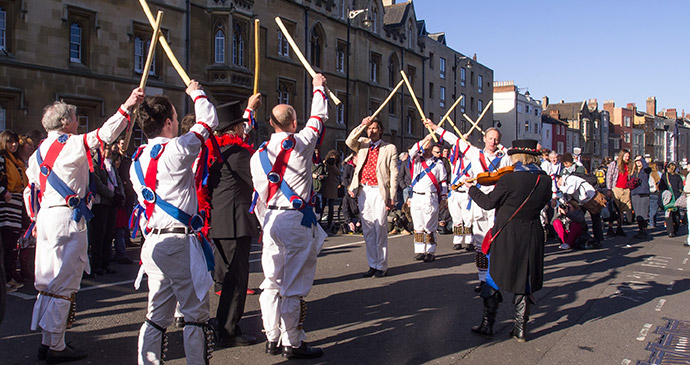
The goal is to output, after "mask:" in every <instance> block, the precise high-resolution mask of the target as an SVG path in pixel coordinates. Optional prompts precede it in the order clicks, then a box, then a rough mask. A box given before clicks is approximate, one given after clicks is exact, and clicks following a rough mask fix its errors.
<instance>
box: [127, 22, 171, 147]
mask: <svg viewBox="0 0 690 365" xmlns="http://www.w3.org/2000/svg"><path fill="white" fill-rule="evenodd" d="M162 23H163V12H162V11H160V10H158V14H157V15H156V24H154V26H153V33H152V35H151V43H150V44H149V52H148V54H147V55H146V63H145V64H144V69H143V70H142V71H141V72H142V73H141V81H139V88H140V89H142V90H144V89H145V88H146V81H148V79H149V70H150V69H151V64H152V63H153V54H154V53H155V52H156V44H157V43H158V32H159V31H160V30H161V24H162ZM134 111H135V115H136V114H138V111H139V106H138V105H137V109H135V110H134ZM135 120H136V117H134V118H132V121H131V123H130V124H129V126H128V127H127V133H125V147H124V150H125V151H127V149H128V148H129V141H130V140H131V139H132V131H134V121H135Z"/></svg>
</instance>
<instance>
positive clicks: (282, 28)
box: [276, 16, 340, 105]
mask: <svg viewBox="0 0 690 365" xmlns="http://www.w3.org/2000/svg"><path fill="white" fill-rule="evenodd" d="M276 23H278V27H279V28H280V31H281V32H283V36H284V37H285V39H287V41H288V43H290V47H292V50H293V51H295V55H297V58H299V60H300V62H302V66H304V68H305V69H306V70H307V72H308V73H309V75H311V77H312V78H314V77H316V71H314V68H313V67H311V65H310V64H309V62H307V59H306V58H304V55H303V54H302V51H300V50H299V47H297V43H295V40H294V39H292V36H291V35H290V32H288V30H287V28H285V24H283V21H282V20H281V19H280V17H279V16H277V17H276ZM325 89H326V92H327V93H328V96H329V97H330V98H331V100H333V103H334V104H335V105H340V99H338V97H337V96H335V94H334V93H333V92H332V91H331V90H330V89H329V88H328V87H326V88H325Z"/></svg>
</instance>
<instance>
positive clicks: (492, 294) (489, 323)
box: [472, 285, 503, 338]
mask: <svg viewBox="0 0 690 365" xmlns="http://www.w3.org/2000/svg"><path fill="white" fill-rule="evenodd" d="M479 295H480V296H481V297H483V298H484V315H483V317H482V323H481V324H480V325H478V326H473V327H472V332H474V333H476V334H478V335H480V336H484V337H487V338H491V337H493V335H494V322H495V321H496V313H497V312H498V305H499V303H501V302H502V301H503V298H502V297H501V292H500V291H498V290H496V289H494V288H492V287H491V286H489V285H484V287H483V288H482V292H481V294H479Z"/></svg>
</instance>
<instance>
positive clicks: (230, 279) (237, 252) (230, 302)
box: [213, 237, 252, 339]
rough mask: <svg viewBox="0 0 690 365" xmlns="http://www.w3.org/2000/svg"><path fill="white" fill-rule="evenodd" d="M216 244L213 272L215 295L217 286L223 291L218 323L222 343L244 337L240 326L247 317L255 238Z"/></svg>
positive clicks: (220, 241)
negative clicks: (253, 240)
mask: <svg viewBox="0 0 690 365" xmlns="http://www.w3.org/2000/svg"><path fill="white" fill-rule="evenodd" d="M213 242H214V243H215V245H216V249H217V250H218V253H217V255H216V269H215V272H214V280H215V281H216V291H217V290H218V286H220V290H222V292H221V294H220V301H219V302H218V311H217V312H216V320H217V321H218V335H219V337H220V338H221V339H223V338H228V337H233V336H238V335H240V334H241V333H242V330H241V329H240V327H239V326H238V323H239V322H240V319H241V318H242V314H243V313H244V302H245V300H246V298H247V285H248V283H249V252H250V251H251V244H252V238H251V237H239V238H234V239H229V238H228V239H226V238H221V239H218V238H214V239H213ZM219 280H221V281H220V282H219Z"/></svg>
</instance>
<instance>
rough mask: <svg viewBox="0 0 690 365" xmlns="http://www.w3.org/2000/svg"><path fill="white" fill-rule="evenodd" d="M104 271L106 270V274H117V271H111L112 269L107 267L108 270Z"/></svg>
mask: <svg viewBox="0 0 690 365" xmlns="http://www.w3.org/2000/svg"><path fill="white" fill-rule="evenodd" d="M103 270H105V273H106V274H117V270H113V269H111V268H109V267H106V268H105V269H103Z"/></svg>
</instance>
